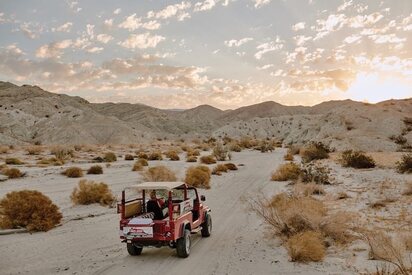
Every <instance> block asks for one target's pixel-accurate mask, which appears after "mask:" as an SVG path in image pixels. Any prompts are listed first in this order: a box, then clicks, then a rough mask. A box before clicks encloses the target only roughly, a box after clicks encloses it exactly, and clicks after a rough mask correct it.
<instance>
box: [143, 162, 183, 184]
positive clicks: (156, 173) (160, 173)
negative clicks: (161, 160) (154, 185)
mask: <svg viewBox="0 0 412 275" xmlns="http://www.w3.org/2000/svg"><path fill="white" fill-rule="evenodd" d="M141 174H142V176H143V178H144V180H145V181H176V180H177V178H176V175H175V173H174V172H173V171H172V170H170V169H169V168H167V167H166V166H163V165H159V166H154V167H150V168H149V169H147V170H146V171H144V172H142V173H141Z"/></svg>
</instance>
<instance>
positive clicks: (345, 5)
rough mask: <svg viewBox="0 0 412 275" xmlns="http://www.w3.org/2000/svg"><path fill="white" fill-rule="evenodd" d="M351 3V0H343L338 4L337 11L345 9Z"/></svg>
mask: <svg viewBox="0 0 412 275" xmlns="http://www.w3.org/2000/svg"><path fill="white" fill-rule="evenodd" d="M352 5H353V0H346V1H344V2H343V4H342V5H340V6H339V7H338V11H339V12H341V11H344V10H346V9H347V8H348V7H350V6H352Z"/></svg>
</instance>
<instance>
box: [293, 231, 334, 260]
mask: <svg viewBox="0 0 412 275" xmlns="http://www.w3.org/2000/svg"><path fill="white" fill-rule="evenodd" d="M287 248H288V253H289V256H290V258H291V260H292V261H293V262H320V261H322V260H323V258H324V257H325V250H326V249H325V245H324V243H323V239H322V236H321V234H320V233H319V232H315V231H305V232H302V233H298V234H296V235H294V236H292V237H291V238H289V240H288V242H287Z"/></svg>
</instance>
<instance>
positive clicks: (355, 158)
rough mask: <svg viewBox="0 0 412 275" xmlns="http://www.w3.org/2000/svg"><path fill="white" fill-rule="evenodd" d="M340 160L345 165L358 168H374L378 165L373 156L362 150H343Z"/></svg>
mask: <svg viewBox="0 0 412 275" xmlns="http://www.w3.org/2000/svg"><path fill="white" fill-rule="evenodd" d="M339 162H340V163H341V164H342V166H343V167H353V168H357V169H362V168H374V167H375V166H376V163H375V161H374V160H373V158H372V157H370V156H367V155H365V154H364V153H363V152H361V151H352V150H346V151H344V152H342V153H341V156H340V159H339Z"/></svg>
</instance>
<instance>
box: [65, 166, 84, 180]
mask: <svg viewBox="0 0 412 275" xmlns="http://www.w3.org/2000/svg"><path fill="white" fill-rule="evenodd" d="M62 175H65V176H67V177H68V178H81V177H83V170H82V169H81V168H79V167H69V168H67V169H66V170H64V171H63V172H62Z"/></svg>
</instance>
